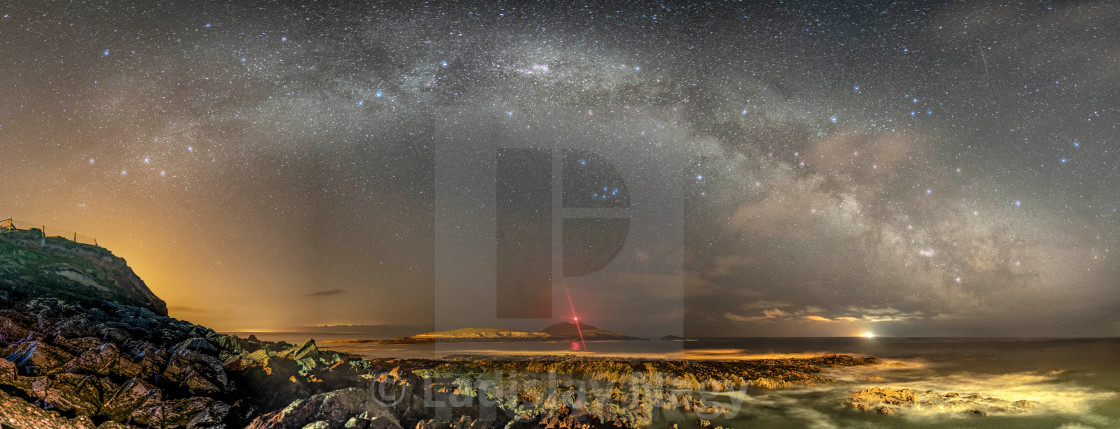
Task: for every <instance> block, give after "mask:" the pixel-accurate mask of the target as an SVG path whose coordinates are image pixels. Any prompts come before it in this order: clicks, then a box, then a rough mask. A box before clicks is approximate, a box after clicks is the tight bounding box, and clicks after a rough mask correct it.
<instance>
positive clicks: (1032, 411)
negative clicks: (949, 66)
mask: <svg viewBox="0 0 1120 429" xmlns="http://www.w3.org/2000/svg"><path fill="white" fill-rule="evenodd" d="M258 337H260V338H261V339H265V340H273V341H277V340H283V341H288V342H292V343H296V342H299V341H302V339H300V338H299V337H298V336H296V335H293V334H283V335H276V336H270V335H263V334H262V335H258ZM304 339H305V338H304ZM327 341H328V339H317V342H318V344H319V346H320V347H321V348H326V349H332V350H336V351H345V352H348V353H351V354H354V355H358V356H362V357H366V358H438V357H444V356H448V355H459V354H468V355H488V356H492V357H502V356H506V357H523V356H544V355H558V356H560V355H586V356H598V357H617V358H632V359H691V360H697V359H720V360H732V359H757V358H771V357H804V356H815V355H823V354H833V353H843V354H854V355H862V356H874V357H877V358H880V359H882V360H883V361H884V363H883V364H882V365H873V366H866V367H841V368H834V369H829V370H827V375H829V376H830V377H832V378H834V379H836V380H837V383H834V384H827V385H815V386H806V387H795V388H789V389H775V390H761V389H748V390H742V391H736V392H706V395H707V396H708V397H709V398H710V400H712V401H716V402H720V403H721V404H724V405H725V406H726V407H727V408H728V409H730V410H732V411H733V412H732V413H727V414H721V415H718V416H712V418H710V419H709V420H711V422H712V423H713V427H714V426H723V427H724V428H735V429H744V428H755V427H758V428H896V427H915V428H1063V429H1074V428H1120V338H1092V339H1046V338H887V337H876V338H835V337H832V338H703V339H696V340H688V341H606V342H590V343H587V344H586V345H585V346H584V345H582V344H577V343H449V344H438V345H432V344H410V345H381V344H376V343H360V344H353V343H349V344H340V343H330V342H327ZM874 387H881V388H894V389H908V390H911V391H912V392H915V393H916V394H918V396H919V399H921V398H928V397H933V396H941V397H944V395H947V394H950V393H955V394H957V397H959V398H972V399H970V401H965V403H964V404H963V405H944V404H942V405H941V406H926V407H908V408H903V409H900V410H898V412H896V413H894V414H892V415H884V414H880V413H878V412H875V411H860V410H856V409H853V408H850V407H847V406H845V405H844V401H845V399H848V398H850V396H851V394H852V392H855V391H860V390H865V389H871V388H874ZM1015 401H1028V403H1029V405H1028V406H1026V407H1019V408H1015V409H1014V410H1013V411H1009V412H998V411H997V412H991V413H989V414H988V415H986V416H977V415H975V414H974V413H971V412H970V411H971V410H973V409H976V408H978V407H979V408H983V407H984V405H985V404H986V405H999V404H1004V405H1006V404H1008V403H1013V402H1015ZM1024 408H1026V409H1024ZM988 409H989V410H991V408H988ZM705 417H706V416H705ZM680 418H681V417H680V416H666V417H664V418H659V419H657V420H656V421H655V422H654V423H653V425H652V427H653V428H655V429H661V428H668V427H670V425H672V424H674V423H677V424H679V426H680V427H681V428H686V427H695V422H696V418H697V416H695V415H685V419H686V421H684V422H681V421H674V420H679V419H680Z"/></svg>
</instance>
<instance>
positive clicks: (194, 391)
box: [163, 350, 232, 395]
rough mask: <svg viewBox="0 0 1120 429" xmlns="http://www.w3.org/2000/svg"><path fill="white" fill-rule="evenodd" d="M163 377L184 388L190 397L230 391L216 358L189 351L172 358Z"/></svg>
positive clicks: (229, 384)
mask: <svg viewBox="0 0 1120 429" xmlns="http://www.w3.org/2000/svg"><path fill="white" fill-rule="evenodd" d="M163 376H164V377H165V378H166V379H167V380H169V381H171V382H173V383H177V384H180V385H182V386H183V387H185V388H186V390H187V391H188V392H189V393H190V394H191V395H213V394H217V393H223V392H228V391H230V390H231V389H232V385H231V383H230V382H229V378H228V377H227V376H226V372H225V368H223V367H222V363H221V362H219V361H218V358H217V357H214V356H211V355H204V354H201V353H198V352H194V351H189V350H183V351H180V352H179V353H176V354H175V355H174V356H172V357H171V360H169V361H168V362H167V369H165V370H164V371H163Z"/></svg>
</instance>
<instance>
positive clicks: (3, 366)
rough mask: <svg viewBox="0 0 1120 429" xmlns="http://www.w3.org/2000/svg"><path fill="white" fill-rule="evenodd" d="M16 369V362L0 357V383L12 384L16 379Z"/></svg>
mask: <svg viewBox="0 0 1120 429" xmlns="http://www.w3.org/2000/svg"><path fill="white" fill-rule="evenodd" d="M17 375H18V369H17V368H16V364H15V363H14V362H12V361H10V360H7V359H0V384H12V383H13V382H15V380H16V376H17Z"/></svg>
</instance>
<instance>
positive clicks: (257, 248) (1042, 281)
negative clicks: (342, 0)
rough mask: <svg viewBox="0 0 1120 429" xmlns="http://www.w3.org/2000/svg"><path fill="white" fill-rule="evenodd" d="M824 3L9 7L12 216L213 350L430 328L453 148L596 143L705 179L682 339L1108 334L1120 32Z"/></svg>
mask: <svg viewBox="0 0 1120 429" xmlns="http://www.w3.org/2000/svg"><path fill="white" fill-rule="evenodd" d="M816 3H818V2H772V3H762V4H743V3H738V2H715V3H710V4H704V5H692V4H688V3H683V2H680V3H674V2H661V3H649V4H647V3H644V2H636V3H632V4H627V5H622V6H615V5H596V4H582V3H572V4H566V5H559V4H547V3H538V4H526V5H521V4H504V3H503V4H492V3H489V2H466V3H455V4H451V3H439V2H424V3H416V4H396V3H391V2H374V3H369V4H348V5H345V6H339V5H332V4H324V3H323V2H305V3H291V4H288V3H276V2H268V1H250V2H237V3H223V2H201V3H196V2H161V3H160V4H158V5H151V6H144V5H134V4H128V3H125V2H115V1H104V2H90V3H82V4H68V5H65V6H57V7H56V6H46V5H36V4H31V3H17V4H15V5H14V6H13V7H9V8H6V9H5V10H4V11H3V12H2V13H0V93H2V94H3V97H2V101H0V183H3V184H4V186H3V190H2V191H0V217H3V218H6V217H8V216H12V217H14V218H16V219H21V220H27V221H32V222H37V223H44V224H47V225H57V226H58V227H60V228H64V229H68V230H74V231H79V232H81V233H82V234H86V235H91V236H97V237H98V238H99V240H100V241H101V242H102V244H104V245H105V246H106V247H108V248H110V249H111V250H113V251H114V252H115V253H117V254H118V255H121V256H123V257H125V258H126V259H128V260H129V262H130V264H131V265H132V266H133V267H134V268H135V269H136V270H137V272H138V273H139V274H140V275H141V276H142V277H143V278H145V280H146V281H147V282H148V283H149V284H150V285H151V286H152V289H153V291H154V292H155V293H156V294H157V295H160V296H161V297H163V298H164V299H166V300H167V301H168V302H169V304H170V305H171V311H172V314H173V316H176V317H181V318H186V319H190V320H192V321H194V322H199V323H204V324H207V325H211V326H213V327H215V328H219V329H248V328H267V329H278V328H282V327H292V326H305V325H319V324H376V323H389V324H424V323H430V322H431V320H432V317H433V315H432V314H431V313H432V307H431V305H430V302H431V300H432V299H433V298H432V293H433V292H432V291H433V286H432V285H433V277H434V271H433V270H434V268H433V266H434V263H433V261H432V258H433V256H432V255H433V254H434V252H433V247H434V240H435V239H434V232H433V227H434V215H433V212H434V207H435V205H436V202H435V200H434V198H435V189H436V187H437V184H436V183H434V177H436V176H435V173H434V171H433V169H434V168H435V167H434V166H435V165H436V164H437V161H438V159H437V157H439V156H441V154H440V153H439V152H438V151H436V150H435V146H434V144H433V141H434V140H433V139H435V138H437V135H438V130H440V129H447V128H449V127H450V128H452V129H467V130H475V129H482V128H483V126H484V125H486V126H493V125H494V124H497V125H498V126H501V127H506V128H509V129H517V130H530V131H531V130H538V129H548V128H549V127H555V128H557V129H564V128H569V129H588V130H594V132H595V133H598V134H601V135H609V136H613V138H612V141H618V142H627V143H625V144H629V145H633V147H635V148H640V150H643V151H648V153H650V154H652V155H653V156H652V157H650V158H649V159H654V160H660V161H648V160H646V161H642V163H641V164H640V165H636V166H635V168H638V169H640V170H642V171H651V172H657V171H663V170H666V169H667V168H669V166H670V165H673V163H674V162H678V161H679V160H677V159H670V158H667V157H668V155H666V158H658V157H659V156H660V155H658V154H659V153H660V152H659V151H662V150H664V149H667V148H672V149H674V150H676V149H679V150H683V151H685V152H687V153H689V154H690V155H691V159H695V161H694V162H692V161H690V162H691V164H690V168H691V170H690V171H689V172H688V173H687V174H686V175H684V176H682V180H683V181H684V182H685V194H686V199H687V201H686V202H685V207H686V208H687V211H686V214H685V219H686V223H685V225H684V227H683V228H684V233H685V236H684V237H685V238H684V243H683V246H684V248H685V249H686V252H685V256H684V266H683V269H684V272H685V276H684V277H685V279H686V282H685V284H684V285H682V287H683V290H684V300H685V302H684V309H685V313H684V315H683V323H684V327H685V331H686V332H687V333H689V334H690V335H811V336H812V335H818V336H823V335H849V334H851V333H852V332H863V331H865V330H869V329H871V328H874V330H875V332H876V334H898V335H1027V336H1030V335H1117V334H1118V333H1120V318H1118V317H1117V316H1116V315H1115V309H1116V308H1117V305H1120V291H1118V290H1117V289H1116V284H1117V282H1118V281H1120V270H1118V269H1117V268H1116V266H1117V265H1116V263H1115V262H1114V261H1113V260H1112V258H1113V253H1115V249H1117V248H1118V247H1120V245H1118V239H1120V234H1118V232H1120V217H1118V213H1117V210H1118V209H1120V149H1118V148H1120V146H1118V145H1120V141H1118V139H1120V130H1118V129H1117V124H1118V123H1120V121H1118V119H1120V118H1118V116H1120V101H1118V100H1120V82H1118V79H1120V74H1118V73H1117V70H1118V69H1120V64H1117V61H1118V58H1120V27H1118V26H1117V25H1116V24H1115V23H1116V22H1120V7H1118V6H1117V5H1116V4H1113V3H1109V2H1076V3H1060V2H1039V3H1026V4H1020V3H1012V2H977V3H937V4H932V3H927V2H872V3H867V4H858V5H856V4H841V3H836V4H833V3H827V2H826V3H824V4H816ZM466 113H471V114H476V115H480V116H488V117H490V118H492V120H491V123H490V124H462V123H453V121H455V120H456V118H457V117H459V116H462V115H463V114H466ZM604 144H607V143H604ZM619 187H620V185H618V184H614V183H611V184H603V187H601V188H600V187H599V185H598V184H596V188H594V189H590V190H589V191H588V192H586V195H583V196H582V197H583V198H587V199H589V200H595V201H606V202H612V201H614V199H615V197H616V196H617V192H618V191H617V189H619ZM635 203H636V204H638V203H640V202H635ZM604 204H607V203H604ZM462 209H463V210H467V209H468V208H462ZM469 209H470V210H478V212H479V213H480V216H482V214H481V213H484V212H486V210H492V209H493V208H492V207H483V205H482V204H480V205H479V206H478V207H472V208H469ZM664 239H665V240H672V238H670V237H669V236H668V235H667V236H666V237H665V238H664ZM623 257H624V258H627V257H634V256H633V255H630V256H627V255H623ZM603 287H604V288H605V289H606V290H610V287H611V285H604V286H603ZM323 290H332V291H334V290H341V291H344V292H343V293H338V294H329V295H326V296H318V295H315V294H316V292H320V291H323ZM641 304H642V300H641V298H636V299H635V302H634V303H633V305H632V306H631V307H626V308H620V309H618V311H617V313H616V314H612V315H606V314H603V315H600V317H601V319H600V320H602V323H598V325H605V326H611V327H612V329H613V330H616V331H623V332H628V333H634V334H645V332H642V329H646V328H644V327H643V326H642V325H641V324H638V323H635V322H633V321H632V320H635V317H637V316H638V315H640V314H642V312H643V310H642V305H641ZM628 323H632V324H634V326H628V325H627V324H628ZM648 334H650V335H660V333H658V332H649V333H648Z"/></svg>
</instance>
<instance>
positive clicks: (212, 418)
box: [133, 396, 230, 428]
mask: <svg viewBox="0 0 1120 429" xmlns="http://www.w3.org/2000/svg"><path fill="white" fill-rule="evenodd" d="M229 410H230V406H229V405H228V404H226V403H224V402H221V401H218V400H216V399H213V398H207V397H204V396H196V397H191V398H186V399H177V400H172V401H154V402H151V403H145V404H144V406H142V407H140V408H138V409H137V410H136V411H134V412H133V415H134V416H139V417H138V418H134V419H133V421H134V422H136V423H139V424H142V425H146V426H148V427H164V428H177V427H220V426H222V421H223V420H224V419H225V418H226V416H227V415H228V414H229Z"/></svg>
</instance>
